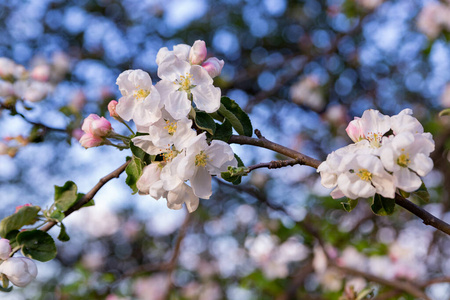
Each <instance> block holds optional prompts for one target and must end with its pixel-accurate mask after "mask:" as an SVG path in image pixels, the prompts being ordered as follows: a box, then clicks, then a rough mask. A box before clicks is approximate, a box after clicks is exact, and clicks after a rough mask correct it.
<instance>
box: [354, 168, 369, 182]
mask: <svg viewBox="0 0 450 300" xmlns="http://www.w3.org/2000/svg"><path fill="white" fill-rule="evenodd" d="M356 175H358V177H359V178H361V180H364V181H372V173H370V172H369V171H368V170H367V169H359V170H358V173H356Z"/></svg>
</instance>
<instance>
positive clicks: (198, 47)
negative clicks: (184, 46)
mask: <svg viewBox="0 0 450 300" xmlns="http://www.w3.org/2000/svg"><path fill="white" fill-rule="evenodd" d="M206 54H207V50H206V44H205V42H204V41H200V40H198V41H195V43H194V45H193V46H192V48H191V50H190V51H189V61H190V62H191V64H193V65H199V64H201V63H202V62H203V61H204V60H205V58H206Z"/></svg>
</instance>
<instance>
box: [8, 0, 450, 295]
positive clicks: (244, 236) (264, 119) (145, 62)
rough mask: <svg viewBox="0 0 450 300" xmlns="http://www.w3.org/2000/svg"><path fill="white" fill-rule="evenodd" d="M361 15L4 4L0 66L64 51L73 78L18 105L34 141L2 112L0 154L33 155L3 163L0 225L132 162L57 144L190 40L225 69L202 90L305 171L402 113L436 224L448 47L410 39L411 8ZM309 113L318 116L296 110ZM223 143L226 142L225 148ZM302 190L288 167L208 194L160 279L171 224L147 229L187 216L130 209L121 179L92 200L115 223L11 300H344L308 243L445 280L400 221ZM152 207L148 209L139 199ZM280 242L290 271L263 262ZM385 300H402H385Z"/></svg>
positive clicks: (84, 235)
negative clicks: (127, 73)
mask: <svg viewBox="0 0 450 300" xmlns="http://www.w3.org/2000/svg"><path fill="white" fill-rule="evenodd" d="M363 2H364V1H353V0H345V1H343V0H328V1H316V0H304V1H290V0H284V1H276V0H264V1H263V0H246V1H243V0H218V1H207V0H186V1H181V0H180V1H179V0H175V1H136V0H124V1H114V0H96V1H95V0H82V1H58V0H53V1H51V0H45V1H19V0H8V1H3V2H1V3H0V28H1V29H0V31H1V32H0V36H1V38H0V56H6V57H9V58H12V59H14V60H15V61H16V62H18V63H21V64H23V65H25V66H27V67H30V68H31V67H32V66H33V64H36V61H37V60H38V59H44V60H51V59H52V56H53V55H54V53H57V52H60V51H62V52H64V53H66V54H68V56H69V58H70V64H71V68H70V70H71V71H70V72H69V74H67V75H66V76H65V78H64V79H63V81H62V82H61V83H60V84H59V85H58V86H57V88H56V89H55V90H54V91H53V94H52V96H51V97H49V98H48V99H47V100H45V101H43V102H40V103H32V104H30V106H31V108H32V110H27V108H26V107H25V106H22V105H17V110H18V112H19V113H20V114H22V115H23V116H24V117H25V118H26V119H28V120H32V121H33V122H34V123H35V124H34V125H33V124H28V123H27V122H25V121H24V119H23V118H22V117H21V115H15V116H11V115H9V113H8V112H9V111H10V110H8V109H6V108H4V107H3V106H2V111H1V115H0V128H1V131H0V134H1V136H0V137H1V138H5V137H7V136H13V135H18V134H24V135H26V136H29V138H30V141H31V143H32V144H31V145H28V146H27V147H23V149H22V148H21V149H19V152H18V153H17V155H16V156H15V157H14V158H9V157H6V156H2V157H0V158H1V160H0V173H1V174H0V195H2V196H1V200H2V201H1V202H2V203H3V205H4V207H3V210H2V212H1V214H2V217H5V216H7V215H10V214H11V212H12V209H11V207H14V206H16V205H19V204H24V203H28V202H31V203H33V204H35V205H40V206H45V205H46V204H48V203H49V202H48V200H49V199H50V198H51V197H52V187H53V185H54V184H61V185H62V184H63V182H65V181H67V180H68V179H71V180H74V181H75V182H76V183H77V185H78V186H79V187H81V188H80V189H79V191H83V192H86V191H87V190H89V189H90V188H91V187H92V186H93V185H94V184H95V183H96V181H97V180H98V179H99V178H100V177H101V176H104V175H105V174H107V173H108V172H110V171H111V170H113V169H115V168H116V167H117V166H118V165H120V164H121V163H123V159H124V158H125V156H126V155H130V153H126V154H125V153H121V152H118V151H117V150H113V151H108V150H93V149H92V153H93V154H90V155H91V157H88V156H87V155H88V154H84V153H85V152H81V151H86V150H84V149H80V147H79V145H77V143H75V142H73V140H71V136H70V134H68V133H72V132H73V130H74V129H76V128H78V127H80V124H81V121H82V116H87V115H88V114H90V113H98V114H101V115H104V114H105V112H107V108H106V106H107V104H108V102H109V100H111V99H114V98H118V97H119V92H118V89H117V87H116V86H115V84H114V83H115V80H116V78H117V76H118V75H119V74H120V73H121V72H122V71H124V70H127V69H130V68H132V69H137V68H140V69H143V70H145V71H148V72H149V73H150V74H151V76H152V78H153V79H154V80H155V79H156V78H157V74H156V67H157V65H156V63H155V58H156V53H157V51H158V50H159V49H160V48H161V47H168V48H169V49H171V47H172V46H173V45H175V44H179V43H186V44H190V45H192V44H193V42H194V41H195V40H197V39H202V40H204V41H205V42H206V44H207V46H208V51H209V55H211V56H217V57H219V58H221V59H223V60H225V67H224V69H223V72H222V75H221V76H220V77H218V78H216V79H215V84H216V85H217V86H219V87H221V89H222V95H224V96H225V95H226V96H228V97H229V98H230V99H234V100H235V101H236V102H237V103H238V104H239V105H240V106H241V107H242V108H244V110H245V111H246V112H247V113H249V115H250V118H251V120H252V124H253V128H258V129H260V130H261V132H262V133H263V135H264V136H265V137H266V138H268V139H269V140H272V141H274V142H277V143H279V144H282V145H286V146H288V147H291V148H293V149H295V150H298V151H300V152H302V153H305V154H307V155H310V156H312V157H315V158H318V159H322V160H323V159H325V157H326V155H327V153H329V152H331V151H332V150H335V149H337V148H338V147H341V146H343V145H345V144H347V143H349V142H350V140H349V139H348V138H347V137H346V135H345V127H346V124H347V123H348V121H349V120H351V119H352V118H353V117H354V116H361V114H362V112H363V111H364V110H365V109H368V108H374V109H379V110H380V111H381V112H382V113H384V114H386V115H391V114H395V113H398V112H399V111H400V110H401V109H403V108H406V107H410V108H413V110H414V115H415V117H417V118H418V119H419V120H421V122H422V124H424V127H425V130H426V131H430V132H431V133H432V134H433V136H434V138H435V141H436V151H435V152H434V153H433V160H434V162H435V171H434V172H432V174H430V175H429V176H428V177H427V178H426V185H427V187H428V191H429V193H430V201H429V204H428V205H426V206H425V208H426V209H428V210H430V211H432V212H433V213H436V214H437V215H440V216H447V219H448V211H449V206H450V201H449V194H450V172H449V170H450V166H449V162H448V159H447V157H448V149H450V146H449V138H448V137H449V135H450V130H449V126H450V125H449V121H448V117H446V116H442V117H438V112H439V110H440V109H441V108H442V106H441V105H442V104H441V102H440V99H441V92H442V89H443V87H444V85H445V84H446V82H447V81H449V80H450V68H449V67H448V66H449V62H450V51H449V47H448V34H449V33H448V32H446V31H443V32H442V33H441V34H440V35H439V36H438V37H437V38H436V39H433V40H429V39H428V38H427V36H425V35H424V34H423V33H421V32H418V30H417V26H416V19H417V16H418V13H419V12H420V10H421V7H422V6H423V3H422V2H421V1H418V0H414V1H410V0H399V1H386V2H384V3H382V4H381V5H380V6H378V7H376V8H374V9H368V8H365V7H364V6H363V5H362V4H361V3H363ZM301 82H303V83H307V84H309V85H303V87H302V89H298V91H300V92H298V93H297V92H295V90H294V88H293V87H294V86H298V85H299V84H300V83H301ZM305 86H306V89H305ZM78 92H81V93H82V94H83V95H84V96H85V98H86V103H85V105H84V106H82V107H81V109H79V110H76V109H73V105H72V104H73V99H74V97H75V95H76V93H78ZM307 96H308V97H307ZM311 99H314V102H313V103H311V102H308V100H311ZM71 105H72V106H71ZM58 110H59V111H60V112H58ZM55 112H56V113H55ZM44 124H45V126H44ZM51 127H53V128H67V131H66V130H62V131H54V130H51ZM230 128H231V126H230ZM230 128H228V127H227V128H223V130H224V131H226V132H227V133H228V131H229V130H230ZM218 130H219V129H216V133H217V131H218ZM224 134H225V133H224ZM67 141H68V142H69V143H67ZM37 142H42V143H40V144H39V145H38V144H35V143H37ZM71 142H73V144H74V145H71ZM89 151H91V149H90V150H87V151H86V152H89ZM235 151H236V153H237V154H238V155H239V156H240V157H241V158H242V160H243V162H244V163H245V165H246V166H249V165H252V164H255V163H260V162H266V161H270V160H274V159H284V157H278V156H279V155H278V156H276V155H274V154H273V153H270V152H269V151H267V150H263V149H257V148H249V147H248V146H245V147H241V148H238V147H235ZM68 153H69V154H68ZM89 153H91V152H89ZM95 167H97V169H99V171H98V172H97V171H93V169H94V168H95ZM87 170H90V171H87ZM129 173H132V170H131V171H130V172H129ZM314 173H315V170H311V169H310V168H308V167H304V166H295V167H292V168H291V167H289V168H283V169H279V170H269V171H267V170H256V171H253V172H252V173H251V174H249V176H246V177H242V184H241V185H238V186H233V185H232V184H228V183H224V182H219V181H216V182H215V183H214V184H213V185H214V188H215V189H214V193H213V196H212V198H211V199H210V200H208V201H206V200H204V201H201V202H200V207H199V208H198V210H197V211H195V212H194V213H193V214H191V220H190V221H189V223H188V226H187V227H186V230H187V234H186V237H185V238H184V240H183V241H182V243H181V251H180V253H179V255H178V257H177V258H178V259H177V261H176V264H175V266H173V270H172V269H171V268H170V267H168V265H167V262H168V261H169V260H170V259H171V257H172V256H171V255H172V254H173V252H174V251H175V247H176V244H177V240H178V237H179V231H180V230H181V229H180V227H182V225H181V222H178V223H177V222H175V223H174V222H172V223H173V224H171V225H170V224H168V225H167V226H168V227H170V226H171V227H170V228H169V229H167V230H161V228H163V227H164V223H163V225H160V226H154V225H155V222H166V221H167V222H168V220H169V219H170V218H169V217H167V219H168V220H166V219H165V218H166V216H168V215H171V216H172V217H171V218H172V219H173V218H180V219H182V218H183V214H176V215H175V217H173V216H174V212H173V211H169V210H168V209H167V210H161V208H160V206H158V207H159V208H158V209H155V208H154V207H155V206H145V211H142V207H143V206H142V205H141V204H137V203H138V200H137V199H138V197H139V196H133V197H131V195H129V194H130V190H129V189H128V188H127V187H126V186H125V185H124V183H123V182H124V181H125V178H124V176H122V177H121V178H120V179H119V180H118V181H122V183H115V184H116V185H117V186H118V189H122V190H125V191H126V193H122V194H121V193H119V192H117V190H113V192H111V193H110V194H104V195H100V196H99V197H96V203H97V204H98V203H102V202H103V203H106V206H107V205H108V203H109V200H110V199H111V198H114V199H115V200H117V201H118V202H120V203H121V205H119V207H118V208H116V209H115V213H116V214H113V215H108V216H107V217H99V216H96V215H95V213H93V214H91V215H89V217H87V218H86V219H83V221H81V224H82V225H80V223H79V224H78V225H77V223H73V224H69V223H68V224H66V228H65V229H66V230H67V233H68V234H69V235H70V237H71V239H70V241H68V242H66V243H64V244H62V243H60V242H58V243H57V247H58V256H57V258H56V259H55V260H53V263H52V264H50V263H49V264H48V265H47V264H45V265H42V264H41V265H40V266H39V270H40V272H41V273H43V275H42V277H38V281H36V282H34V283H33V284H31V285H30V286H29V287H27V288H26V289H17V290H15V291H14V292H13V293H12V294H11V296H8V297H11V298H8V299H109V300H112V299H122V298H120V297H123V298H124V299H161V298H163V297H166V298H167V299H331V300H332V299H339V298H340V297H341V296H342V295H343V291H344V283H345V282H346V281H348V280H350V279H352V276H350V275H345V274H334V275H333V276H334V277H333V278H337V279H338V280H339V284H338V286H337V287H333V288H331V287H330V286H331V285H330V282H329V281H324V278H325V277H321V275H320V274H319V273H320V272H318V271H317V270H316V269H315V267H313V259H314V257H315V256H317V253H316V252H315V249H316V248H317V247H318V245H319V241H323V242H324V243H325V244H326V245H327V246H329V247H333V249H334V250H333V251H335V252H337V254H336V255H337V256H340V255H341V254H342V255H343V254H344V250H345V249H348V248H349V247H352V249H356V250H357V252H358V253H360V254H361V255H364V256H365V257H366V258H367V260H370V258H381V257H384V258H386V259H388V257H389V254H390V249H391V246H392V245H393V244H396V243H397V244H402V243H403V244H404V246H405V247H407V248H408V247H409V248H411V247H412V248H417V249H416V250H417V252H416V253H415V254H414V255H416V256H415V258H414V260H412V264H416V265H417V266H419V271H418V274H414V272H413V271H410V273H408V274H400V275H399V274H390V275H389V274H388V275H386V276H391V277H395V276H404V277H406V278H410V277H411V278H410V279H414V280H417V281H418V282H426V281H428V280H430V279H432V278H436V277H443V276H447V277H448V276H450V274H449V271H448V270H449V269H450V265H449V263H448V262H449V261H450V259H449V256H450V252H449V251H448V249H450V245H449V243H450V242H449V240H448V238H447V237H445V236H443V235H442V234H439V233H434V231H433V230H431V229H429V228H426V226H425V225H424V224H421V222H419V221H418V219H417V218H415V216H413V215H411V214H409V213H407V212H405V211H403V210H401V209H400V208H398V207H396V208H395V210H394V211H393V214H392V215H390V216H383V217H380V216H375V215H374V214H373V213H372V212H371V211H370V205H371V200H367V201H366V200H363V199H361V200H360V201H359V205H358V206H357V207H355V208H354V209H353V210H352V212H350V213H347V212H346V211H344V209H343V208H342V205H341V204H340V201H336V200H333V199H331V197H329V196H328V191H324V190H323V189H322V188H321V187H320V183H319V179H318V176H317V175H316V174H314ZM135 179H136V178H131V179H130V180H135ZM108 188H113V187H111V186H107V187H105V189H108ZM114 193H116V194H115V195H114ZM150 201H152V202H153V201H154V200H152V199H147V198H146V200H145V202H150ZM161 201H164V200H160V202H161ZM148 205H150V204H148ZM421 205H422V204H421ZM89 209H91V208H85V209H83V210H81V212H78V213H77V214H80V215H82V214H85V211H88V210H89ZM61 210H63V209H61ZM389 213H391V211H390V212H389ZM158 214H162V215H163V217H160V218H158ZM71 217H72V216H71ZM68 219H70V218H68ZM178 221H179V220H178ZM101 223H105V224H107V225H106V226H107V227H108V228H106V229H105V228H103V227H104V226H101ZM169 223H170V222H169ZM118 224H120V225H118ZM174 224H175V225H174ZM153 227H157V228H156V229H155V228H153ZM101 228H103V229H101ZM158 228H159V229H160V231H158ZM311 228H313V230H311ZM102 230H103V231H102ZM95 232H97V233H95ZM318 237H319V240H318ZM259 239H262V240H263V241H265V242H264V243H262V244H263V245H265V246H264V247H262V246H261V247H262V248H258V247H256V246H254V245H255V244H256V243H257V242H256V241H258V240H259ZM268 241H270V242H268ZM287 242H292V243H293V244H295V245H296V246H295V247H294V248H295V249H296V250H292V251H294V253H295V256H296V258H295V259H292V260H287V261H286V257H287V256H288V255H289V253H290V252H289V251H288V250H286V251H287V252H280V253H283V254H275V253H277V252H276V250H275V249H281V248H282V245H284V243H287ZM294 248H293V249H294ZM252 249H253V250H252ZM267 249H273V252H271V251H269V250H267ZM277 255H282V256H283V255H284V256H285V257H284V258H280V257H278V256H277ZM283 259H284V260H283ZM354 259H355V261H356V257H354ZM278 260H281V261H283V263H280V262H279V261H278ZM373 264H375V265H376V264H377V262H376V261H375V262H374V263H373ZM372 267H373V268H375V267H374V266H371V268H372ZM284 268H286V269H284ZM368 268H369V267H368ZM375 269H376V268H375ZM365 271H367V272H369V269H367V270H365ZM383 271H384V272H386V273H388V272H389V270H383ZM330 276H331V275H330ZM400 278H402V277H400ZM325 279H326V278H325ZM331 279H332V278H331ZM169 281H170V282H171V283H170V284H171V285H170V286H168V284H169ZM375 286H376V293H377V294H379V295H384V294H388V293H392V292H395V290H394V289H392V287H385V286H382V285H379V284H375ZM427 292H428V293H429V294H430V295H433V296H434V297H435V299H444V298H445V296H444V298H442V295H447V296H448V295H449V294H450V287H449V286H448V285H446V286H444V287H443V288H442V289H441V290H440V291H439V292H438V294H435V293H437V292H435V291H434V290H432V289H431V288H430V289H428V290H427ZM166 293H167V294H166ZM112 295H116V296H117V297H118V298H114V297H113V296H112ZM436 295H437V296H436ZM108 296H109V298H107V297H108ZM5 297H6V296H5ZM14 297H15V298H14ZM5 299H6V298H5ZM390 299H414V297H413V296H410V295H407V293H403V292H397V293H394V294H393V296H392V298H390Z"/></svg>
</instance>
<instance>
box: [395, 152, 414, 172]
mask: <svg viewBox="0 0 450 300" xmlns="http://www.w3.org/2000/svg"><path fill="white" fill-rule="evenodd" d="M403 151H405V149H402V152H403ZM410 162H411V160H410V159H409V153H403V154H401V155H400V156H399V157H398V158H397V165H399V166H400V167H403V168H407V167H408V165H409V163H410Z"/></svg>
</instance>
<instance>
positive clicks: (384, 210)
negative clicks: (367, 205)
mask: <svg viewBox="0 0 450 300" xmlns="http://www.w3.org/2000/svg"><path fill="white" fill-rule="evenodd" d="M371 208H372V211H373V212H374V213H375V214H376V215H379V216H387V215H392V214H393V213H394V209H395V199H391V198H385V197H383V196H381V195H379V194H375V196H373V203H372V206H371Z"/></svg>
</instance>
